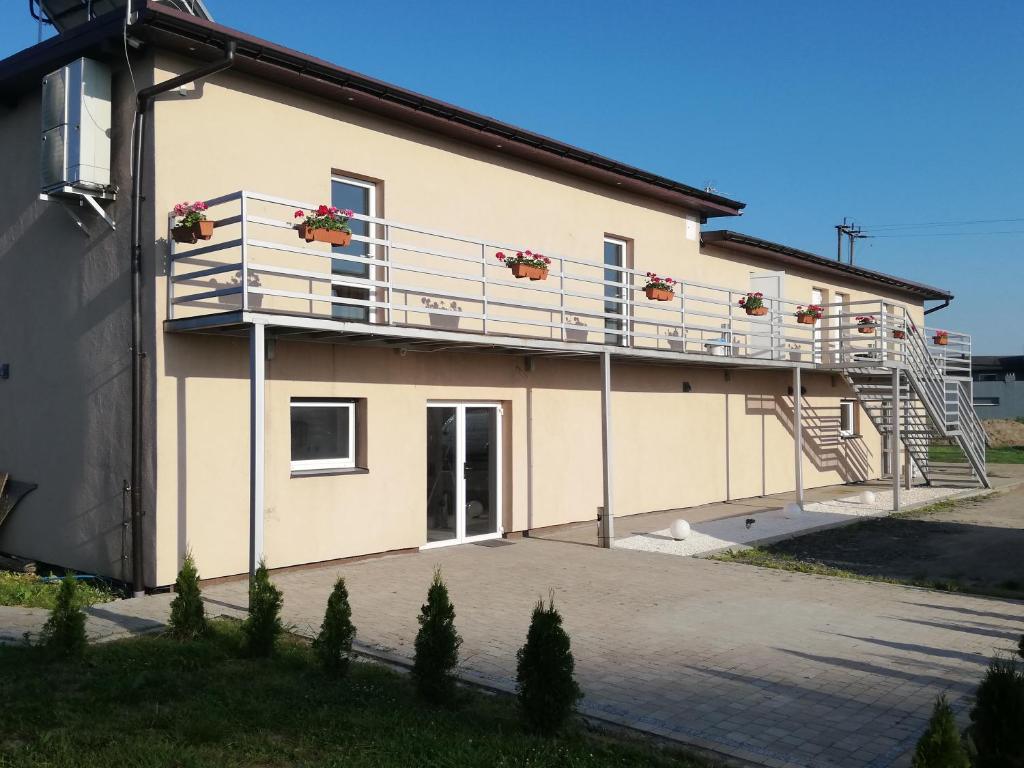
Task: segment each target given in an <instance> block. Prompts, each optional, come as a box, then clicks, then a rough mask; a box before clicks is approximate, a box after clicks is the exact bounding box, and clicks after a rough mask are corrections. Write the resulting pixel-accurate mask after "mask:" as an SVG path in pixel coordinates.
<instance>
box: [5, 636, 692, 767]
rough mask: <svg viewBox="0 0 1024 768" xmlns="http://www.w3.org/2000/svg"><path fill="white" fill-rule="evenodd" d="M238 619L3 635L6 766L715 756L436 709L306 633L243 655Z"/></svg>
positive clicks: (528, 762)
mask: <svg viewBox="0 0 1024 768" xmlns="http://www.w3.org/2000/svg"><path fill="white" fill-rule="evenodd" d="M240 640H241V637H240V631H239V627H238V625H237V624H236V623H234V622H228V621H217V622H214V632H213V634H212V636H211V637H210V638H209V639H206V640H203V641H200V642H195V643H179V642H176V641H173V640H170V639H169V638H165V637H160V636H149V637H136V638H132V639H128V640H122V641H118V642H112V643H106V644H101V645H96V646H92V647H90V648H89V650H88V653H87V656H86V658H85V660H84V661H82V662H67V661H59V662H55V661H52V660H49V659H47V658H46V656H45V655H44V654H43V652H42V651H41V650H40V649H38V648H30V647H13V646H12V647H0V700H2V701H3V703H4V706H3V726H2V728H0V766H2V767H3V768H15V766H17V768H32V767H33V766H35V767H36V768H42V767H43V766H46V768H90V767H93V766H94V767H95V768H107V767H108V766H132V768H149V767H152V768H168V767H169V766H174V767H175V768H202V767H203V766H210V767H211V768H233V767H236V766H237V767H238V768H242V766H245V767H246V768H250V767H252V766H259V767H260V768H271V767H272V768H292V767H294V768H297V767H298V766H302V767H303V768H321V767H326V766H337V767H338V768H341V767H342V766H345V768H349V767H357V766H375V767H379V766H444V767H445V768H460V767H461V766H536V767H537V768H543V766H562V767H565V768H574V767H576V766H677V767H678V768H697V767H698V766H707V765H708V764H707V763H705V762H702V761H700V760H698V759H696V758H692V757H690V756H688V755H685V754H683V753H681V752H676V751H670V750H668V749H662V748H659V747H656V746H653V745H649V744H647V743H644V742H641V741H636V742H633V741H628V742H625V741H618V740H613V739H612V738H610V737H607V736H603V735H600V734H592V733H588V732H586V731H585V730H584V726H583V725H578V726H574V728H573V730H571V731H570V732H568V733H566V734H565V735H563V736H561V737H559V738H554V739H544V738H540V737H534V736H532V735H529V734H526V733H524V732H523V730H522V728H521V727H520V725H519V722H518V720H517V717H516V711H515V704H514V702H513V701H512V700H511V699H509V698H507V697H503V696H490V695H487V694H484V693H481V692H478V691H469V690H467V691H465V692H464V699H463V701H462V702H461V704H460V706H458V707H457V708H456V709H454V710H443V709H436V708H431V707H428V706H426V705H423V704H421V703H420V702H419V701H417V699H416V698H415V696H414V692H413V689H412V685H411V682H410V681H409V680H408V678H407V677H406V676H404V675H401V674H399V673H397V672H394V671H391V670H389V669H386V668H383V667H380V666H377V665H372V664H368V663H357V664H354V665H353V667H352V670H351V673H350V675H349V677H348V678H345V679H341V680H333V679H330V678H326V677H324V676H323V675H322V674H321V673H320V671H319V669H318V667H317V666H316V664H315V663H314V659H313V655H312V653H311V651H310V649H309V647H308V645H307V644H306V643H305V642H303V641H301V640H299V639H296V638H292V637H288V638H286V639H285V640H284V641H282V643H281V646H280V651H279V654H278V656H277V657H276V658H274V659H270V660H250V659H244V658H241V656H240V652H239V651H240Z"/></svg>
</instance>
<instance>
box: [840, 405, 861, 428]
mask: <svg viewBox="0 0 1024 768" xmlns="http://www.w3.org/2000/svg"><path fill="white" fill-rule="evenodd" d="M847 409H849V411H850V428H849V429H843V411H845V410H847ZM856 434H857V401H856V400H840V401H839V436H840V437H854V436H855V435H856Z"/></svg>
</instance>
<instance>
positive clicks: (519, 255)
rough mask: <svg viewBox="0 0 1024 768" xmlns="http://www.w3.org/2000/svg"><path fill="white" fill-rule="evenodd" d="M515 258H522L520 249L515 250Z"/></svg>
mask: <svg viewBox="0 0 1024 768" xmlns="http://www.w3.org/2000/svg"><path fill="white" fill-rule="evenodd" d="M527 253H529V251H527ZM516 258H517V259H521V258H523V252H522V251H517V252H516Z"/></svg>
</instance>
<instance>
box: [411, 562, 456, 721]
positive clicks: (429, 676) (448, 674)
mask: <svg viewBox="0 0 1024 768" xmlns="http://www.w3.org/2000/svg"><path fill="white" fill-rule="evenodd" d="M417 619H418V621H419V624H420V629H419V632H417V633H416V658H415V660H414V661H413V667H412V676H413V680H415V682H416V690H417V692H418V693H419V694H420V696H422V697H423V698H424V699H426V700H427V701H432V702H434V703H438V704H449V703H451V702H452V701H454V699H455V677H454V674H453V671H454V669H455V665H456V664H458V663H459V646H460V645H462V638H461V637H459V635H458V633H457V632H456V631H455V606H453V605H452V603H451V600H450V599H449V598H448V587H446V586H445V583H444V581H442V580H441V569H440V568H438V569H436V570H435V571H434V578H433V580H432V581H431V582H430V588H429V589H428V590H427V602H426V603H425V604H424V605H423V606H422V607H421V608H420V615H419V616H418V617H417Z"/></svg>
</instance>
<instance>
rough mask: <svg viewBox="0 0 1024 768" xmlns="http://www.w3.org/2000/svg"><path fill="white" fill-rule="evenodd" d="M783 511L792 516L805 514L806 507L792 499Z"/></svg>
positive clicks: (787, 515)
mask: <svg viewBox="0 0 1024 768" xmlns="http://www.w3.org/2000/svg"><path fill="white" fill-rule="evenodd" d="M782 511H783V512H784V513H785V515H786V517H792V516H794V515H800V514H803V511H804V508H803V507H801V506H800V505H799V504H797V503H796V502H795V501H791V502H789V504H787V505H786V506H785V507H784V508H783V510H782Z"/></svg>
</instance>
